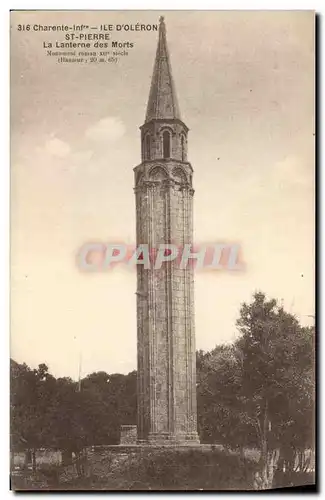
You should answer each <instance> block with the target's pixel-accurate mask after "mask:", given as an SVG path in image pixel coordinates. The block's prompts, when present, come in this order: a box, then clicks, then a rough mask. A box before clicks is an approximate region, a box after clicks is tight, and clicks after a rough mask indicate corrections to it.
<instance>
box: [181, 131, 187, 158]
mask: <svg viewBox="0 0 325 500" xmlns="http://www.w3.org/2000/svg"><path fill="white" fill-rule="evenodd" d="M181 146H182V161H185V159H186V156H185V139H184V136H183V135H182V138H181Z"/></svg>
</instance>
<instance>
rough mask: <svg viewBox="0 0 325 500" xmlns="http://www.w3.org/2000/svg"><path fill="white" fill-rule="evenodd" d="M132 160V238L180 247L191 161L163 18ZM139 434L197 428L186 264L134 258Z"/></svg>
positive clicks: (186, 236) (193, 432)
mask: <svg viewBox="0 0 325 500" xmlns="http://www.w3.org/2000/svg"><path fill="white" fill-rule="evenodd" d="M140 129H141V160H142V161H141V163H140V165H138V166H137V167H135V169H134V172H135V197H136V233H137V246H138V245H140V244H147V245H148V246H149V249H158V247H159V245H160V244H171V243H172V244H174V245H176V246H177V247H178V248H180V249H181V248H184V245H185V244H192V240H193V194H194V190H193V187H192V176H193V169H192V166H191V164H190V163H189V162H188V159H187V135H188V128H187V126H186V125H185V124H184V123H183V121H182V120H181V116H180V111H179V106H178V102H177V97H176V91H175V86H174V82H173V78H172V72H171V65H170V59H169V54H168V48H167V41H166V26H165V22H164V18H162V17H161V18H160V27H159V40H158V46H157V52H156V58H155V64H154V70H153V75H152V81H151V88H150V94H149V100H148V105H147V112H146V117H145V122H144V124H143V125H142V127H140ZM137 338H138V441H139V443H143V444H168V443H179V444H194V443H199V438H198V434H197V403H196V353H195V332H194V283H193V268H192V267H191V266H187V267H186V268H185V269H181V268H180V266H179V261H178V260H174V261H168V262H164V263H163V265H162V266H161V267H160V268H159V269H156V268H155V262H150V267H149V269H145V268H144V266H143V265H141V264H139V265H138V266H137Z"/></svg>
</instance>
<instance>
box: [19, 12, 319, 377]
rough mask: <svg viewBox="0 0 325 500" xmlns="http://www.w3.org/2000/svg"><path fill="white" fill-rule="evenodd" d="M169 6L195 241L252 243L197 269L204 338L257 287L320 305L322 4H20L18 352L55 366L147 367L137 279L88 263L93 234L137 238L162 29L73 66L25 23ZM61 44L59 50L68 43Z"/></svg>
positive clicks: (132, 18) (61, 372)
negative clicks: (209, 7)
mask: <svg viewBox="0 0 325 500" xmlns="http://www.w3.org/2000/svg"><path fill="white" fill-rule="evenodd" d="M159 15H164V16H165V22H166V27H167V40H168V46H169V51H170V56H171V64H172V70H173V76H174V81H175V86H176V91H177V95H178V101H179V106H180V111H181V115H182V119H183V121H184V122H185V123H186V125H187V126H188V127H189V129H190V132H189V137H188V148H189V153H188V158H189V161H190V162H191V164H192V166H193V168H194V178H193V186H194V189H195V195H194V242H195V243H196V244H200V243H202V242H231V241H234V242H239V244H240V246H241V251H242V255H243V259H244V262H245V265H246V269H245V272H222V273H220V272H206V271H205V272H204V271H201V272H199V271H198V272H197V273H196V275H195V324H196V346H197V348H198V349H203V350H210V349H212V348H213V347H214V346H215V345H216V344H219V343H223V342H231V341H233V340H234V339H235V338H236V336H237V335H238V332H237V331H236V326H235V322H236V319H237V318H238V314H239V309H240V305H241V303H242V302H243V301H249V300H251V298H252V294H253V293H254V291H255V290H257V289H258V290H263V291H264V292H265V293H266V294H267V296H269V297H275V298H276V299H278V300H279V301H280V302H282V303H283V305H284V307H285V308H286V309H287V310H288V311H290V312H291V313H293V314H295V315H296V316H297V318H298V319H299V320H300V321H301V323H302V324H306V325H307V324H312V323H313V321H314V320H313V318H312V315H313V314H314V299H315V297H314V288H315V285H314V265H315V262H314V251H315V248H314V225H315V220H314V217H315V216H314V191H315V188H314V176H315V171H314V141H315V137H314V14H313V12H311V11H310V12H308V11H287V12H286V11H281V12H280V11H279V12H274V11H273V12H272V11H255V12H254V11H247V12H245V11H232V12H227V11H219V12H218V11H213V12H199V11H182V12H175V11H174V12H172V11H169V12H154V11H138V12H131V11H130V12H113V11H112V12H108V11H106V12H28V11H25V12H12V13H11V357H12V358H14V359H15V360H16V361H18V362H26V363H27V364H28V365H29V366H31V367H36V366H37V365H38V364H39V363H46V364H47V365H48V366H49V369H50V371H51V372H52V373H53V374H54V375H56V376H71V377H72V378H76V377H77V376H78V365H79V359H80V357H81V372H82V373H81V374H82V376H84V375H86V374H88V373H91V372H93V371H99V370H104V371H106V372H108V373H116V372H119V373H128V372H129V371H131V370H134V369H136V295H135V291H136V276H135V272H132V271H130V270H128V269H126V268H125V267H123V266H117V267H116V268H115V269H114V271H109V272H101V273H85V272H82V271H81V270H80V269H79V268H78V266H77V265H76V255H77V253H78V251H79V250H80V248H81V247H82V246H83V245H84V244H85V243H87V242H89V241H116V242H125V243H127V244H134V243H135V200H134V193H133V187H134V178H133V175H134V174H133V168H134V167H135V166H136V165H137V164H139V163H140V131H139V127H140V126H141V125H142V124H143V122H144V117H145V111H146V104H147V100H148V96H149V88H150V81H151V76H152V70H153V63H154V57H155V52H156V46H157V37H158V33H157V32H154V31H145V32H139V31H137V32H119V33H114V34H113V39H116V40H118V41H130V42H133V43H134V44H135V46H134V48H133V49H130V50H128V52H129V55H128V56H125V57H120V59H119V61H118V62H117V63H107V64H100V63H99V64H95V63H94V64H87V65H81V64H77V63H66V64H59V63H58V62H57V60H56V58H55V57H49V56H46V49H45V48H44V47H43V42H44V41H45V42H49V41H52V42H53V41H55V40H63V35H62V33H55V32H54V33H48V32H47V33H44V32H35V31H33V30H32V31H18V29H17V26H18V24H31V25H34V24H41V25H45V24H46V25H53V24H55V25H56V24H62V23H63V24H69V23H70V24H71V23H72V24H81V23H86V24H90V25H99V24H102V23H107V24H114V25H115V24H117V23H124V24H136V23H138V22H139V23H140V24H156V23H158V17H159ZM56 50H58V49H56Z"/></svg>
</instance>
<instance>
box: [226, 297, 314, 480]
mask: <svg viewBox="0 0 325 500" xmlns="http://www.w3.org/2000/svg"><path fill="white" fill-rule="evenodd" d="M237 326H238V328H239V331H240V333H241V337H240V338H239V339H238V340H237V342H236V347H237V348H238V349H239V351H240V352H241V359H242V361H241V387H242V390H241V394H240V399H241V402H242V405H243V409H244V411H245V414H246V415H247V418H248V419H250V421H251V422H252V424H253V425H254V428H255V431H256V435H257V439H258V442H259V448H260V453H261V458H260V473H259V478H258V479H259V484H260V488H261V489H267V488H270V487H272V484H273V474H274V470H275V468H276V466H277V462H278V460H279V458H280V453H281V448H282V450H285V451H286V452H287V450H288V448H291V450H292V451H293V453H295V450H296V448H297V447H299V448H300V449H301V448H303V449H305V446H306V445H307V441H309V443H310V436H308V438H307V435H308V432H307V433H305V435H301V432H300V430H301V429H300V426H301V424H302V422H303V419H302V418H301V417H302V414H305V412H307V418H308V417H311V415H312V412H313V399H314V398H313V392H314V391H313V383H312V381H313V377H312V376H310V375H311V373H312V371H313V354H312V353H313V339H312V334H311V333H312V332H311V331H307V330H306V329H304V328H302V327H301V326H300V325H299V322H298V321H297V319H296V318H295V317H294V316H293V315H291V314H289V313H287V312H285V311H284V309H283V308H282V307H279V306H278V305H277V302H276V300H274V299H271V300H267V299H266V297H265V295H264V294H263V293H261V292H257V293H255V295H254V298H253V301H252V303H251V304H245V303H244V304H243V305H242V307H241V310H240V317H239V319H238V321H237ZM307 374H309V376H307ZM305 419H306V415H305ZM304 421H306V420H304ZM309 422H311V420H309ZM308 427H309V428H310V427H311V426H310V425H309V426H308ZM289 429H290V430H289ZM292 429H294V432H293V433H292ZM289 436H291V438H292V439H289ZM294 436H295V437H294ZM284 438H285V439H284ZM288 445H289V446H288Z"/></svg>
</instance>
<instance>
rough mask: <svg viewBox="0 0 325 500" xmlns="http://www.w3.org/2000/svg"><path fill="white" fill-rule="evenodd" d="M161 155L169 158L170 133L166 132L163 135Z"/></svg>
mask: <svg viewBox="0 0 325 500" xmlns="http://www.w3.org/2000/svg"><path fill="white" fill-rule="evenodd" d="M163 155H164V158H170V133H169V132H167V130H165V132H164V133H163Z"/></svg>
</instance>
